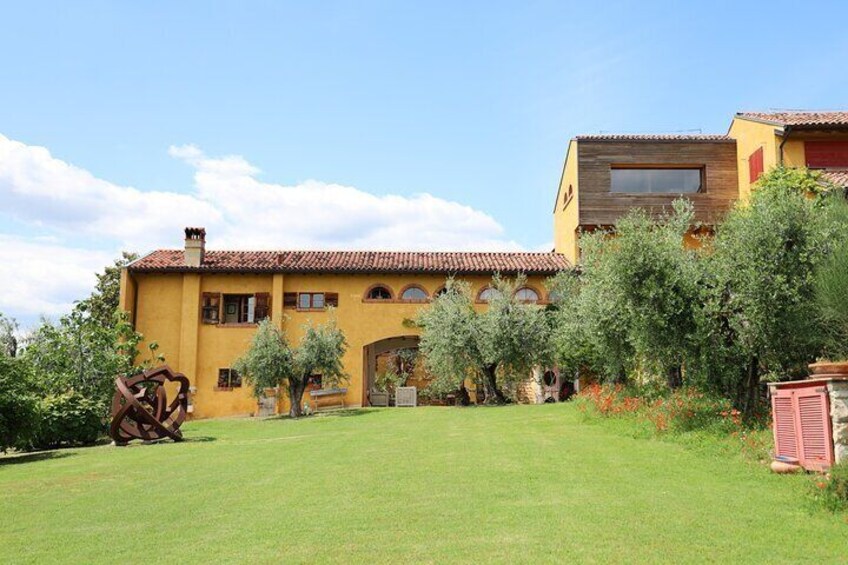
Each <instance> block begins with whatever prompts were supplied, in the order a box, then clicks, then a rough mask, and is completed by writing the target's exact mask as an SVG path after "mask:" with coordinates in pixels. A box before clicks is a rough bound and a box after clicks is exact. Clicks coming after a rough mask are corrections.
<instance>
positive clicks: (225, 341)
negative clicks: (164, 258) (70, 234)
mask: <svg viewBox="0 0 848 565" xmlns="http://www.w3.org/2000/svg"><path fill="white" fill-rule="evenodd" d="M466 280H468V281H469V282H470V283H471V284H472V287H473V289H474V292H475V295H476V293H477V292H478V291H479V290H480V289H482V288H483V287H484V286H486V285H487V284H489V283H490V282H491V277H466ZM133 281H134V284H133ZM444 282H445V277H444V276H435V275H429V276H427V275H422V276H399V275H392V276H366V275H333V274H326V275H295V274H287V275H282V274H276V275H271V274H268V275H253V274H204V275H199V274H194V273H187V274H134V275H133V276H132V277H130V276H127V274H126V273H124V274H123V276H122V288H121V304H122V307H123V308H124V309H125V310H127V311H132V310H133V308H134V309H135V327H136V329H137V330H138V331H139V332H141V333H142V334H143V335H144V338H145V340H144V343H143V344H142V346H141V347H140V352H141V354H142V355H145V353H144V352H145V350H146V345H147V343H150V342H151V341H156V342H158V343H159V353H161V354H162V355H164V356H165V362H166V363H167V364H168V365H170V366H171V368H173V369H174V370H176V371H179V372H182V373H184V374H185V375H186V376H187V377H188V378H189V380H190V381H191V385H192V386H193V387H196V392H194V393H193V395H192V402H193V405H194V414H193V416H194V417H197V418H208V417H216V416H228V415H247V414H253V413H254V412H255V411H256V401H255V399H254V398H253V396H252V394H251V389H250V388H249V387H247V386H243V387H241V388H236V389H233V390H226V391H221V390H215V389H216V385H217V380H218V369H220V368H227V367H230V366H232V364H233V362H234V361H235V360H236V359H237V358H238V357H240V356H241V355H242V354H243V353H244V352H245V351H246V350H247V348H248V346H249V343H250V340H251V338H252V336H253V334H254V332H255V331H256V326H255V325H242V326H228V325H226V324H222V325H213V324H203V323H201V320H200V310H201V296H202V293H204V292H220V293H222V294H254V293H258V292H269V293H271V318H272V320H273V321H275V322H276V323H278V324H280V326H281V327H282V328H284V330H285V331H286V333H287V335H288V337H289V340H290V341H291V342H292V343H294V344H297V343H299V341H300V339H301V337H302V335H303V326H304V324H306V323H307V322H309V321H313V322H315V323H321V322H324V321H326V320H327V318H328V316H329V313H328V312H324V311H322V312H301V311H297V310H295V309H289V308H285V309H284V308H282V305H283V292H309V291H314V292H335V293H338V295H339V306H338V308H336V309H335V317H336V320H337V322H338V325H339V327H340V328H341V329H342V331H343V332H344V334H345V337H346V339H347V342H348V350H347V353H346V354H345V356H344V359H343V363H344V367H345V370H346V371H347V373H348V374H349V376H350V381H349V382H348V383H347V385H346V386H347V387H348V393H347V396H346V398H345V403H346V404H348V405H350V406H358V405H360V404H361V403H362V399H363V385H362V380H363V372H364V371H363V365H364V354H363V351H364V348H365V346H366V345H369V344H371V343H374V342H376V341H379V340H382V339H386V338H390V337H396V336H403V335H415V334H417V333H418V330H417V329H416V328H414V327H408V324H405V323H404V321H405V320H412V319H414V318H415V317H416V315H417V314H418V312H419V310H421V309H422V308H426V307H427V305H426V304H421V303H395V302H391V303H373V302H364V301H363V295H364V294H365V291H366V289H367V288H369V287H370V286H371V285H373V284H375V283H381V284H385V285H387V286H389V288H390V289H391V290H392V292H393V294H394V295H395V296H397V295H398V293H399V292H400V290H401V289H402V288H403V287H405V286H406V285H408V284H411V283H415V284H418V285H420V286H422V287H424V288H425V289H426V290H427V292H428V294H430V295H432V294H433V293H434V292H435V291H436V290H437V289H439V288H440V287H441V286H442V285H443V284H444ZM528 284H529V285H530V286H532V287H534V288H535V289H536V290H537V291H539V292H540V293H541V295H542V297H543V298H544V297H546V296H547V291H546V289H545V287H544V280H543V278H542V277H530V278H529V280H528ZM134 292H135V294H136V296H137V301H136V303H135V305H133V304H132V300H131V297H132V296H133V293H134ZM484 307H485V306H483V305H478V308H484ZM308 399H309V398H308V396H305V397H304V400H308ZM279 410H280V411H286V410H287V406H286V405H285V403H282V404H281V405H280V406H279Z"/></svg>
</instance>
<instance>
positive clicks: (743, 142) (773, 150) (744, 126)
mask: <svg viewBox="0 0 848 565" xmlns="http://www.w3.org/2000/svg"><path fill="white" fill-rule="evenodd" d="M780 129H781V128H780V126H775V125H770V124H764V123H762V122H754V121H751V120H746V119H743V118H739V117H735V118H733V122H732V123H731V124H730V131H728V135H729V136H730V137H732V138H734V139H735V140H736V157H737V159H738V163H737V165H738V166H737V169H738V171H739V198H740V199H741V200H743V201H747V200H748V197H749V196H750V195H751V182H750V169H749V167H748V157H750V156H751V153H753V152H754V151H756V150H757V149H759V148H760V147H762V148H763V171H768V170H770V169H772V168H773V167H775V166H776V165H777V164H778V163H779V155H778V153H779V147H780V142H781V138H780V137H778V136H777V135H775V130H780ZM791 143H792V142H791V141H790V142H787V144H786V146H784V151H785V153H784V155H786V150H787V147H789V146H790V144H791ZM801 145H802V147H801V152H802V154H801V164H803V143H802V144H801ZM793 156H794V154H793Z"/></svg>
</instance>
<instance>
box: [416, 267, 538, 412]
mask: <svg viewBox="0 0 848 565" xmlns="http://www.w3.org/2000/svg"><path fill="white" fill-rule="evenodd" d="M525 280H526V279H525V277H524V276H519V277H517V278H516V279H515V280H514V281H510V280H508V279H504V278H501V277H500V276H498V275H496V276H495V277H494V278H493V288H494V289H495V292H494V293H493V295H492V298H491V299H490V301H489V305H488V308H487V309H485V310H484V311H483V312H477V311H476V310H475V308H474V305H473V301H472V298H471V289H470V286H469V285H468V283H465V282H460V281H456V280H453V279H451V280H448V282H447V285H446V291H445V292H444V293H442V294H441V295H440V296H438V297H437V298H436V299H435V300H434V301H433V303H432V304H431V305H430V307H429V308H427V309H425V310H423V311H422V312H421V314H420V315H419V319H418V324H419V326H421V327H422V330H423V331H422V335H421V342H420V344H419V348H420V351H421V353H422V355H423V356H424V359H425V363H426V364H427V367H428V369H429V371H430V373H432V374H433V376H434V377H435V379H434V382H433V383H431V385H430V386H431V387H434V390H437V391H439V390H442V391H447V390H456V389H457V388H459V389H460V390H464V387H463V386H462V383H463V381H464V380H465V378H466V377H469V376H470V377H472V378H474V379H475V380H476V381H477V382H481V383H482V384H483V386H484V387H485V388H486V398H487V401H488V402H493V403H497V404H503V403H506V402H508V399H507V397H506V395H505V394H504V392H503V386H502V385H509V384H513V383H515V382H517V381H520V380H522V379H526V378H528V377H529V375H530V371H531V370H532V369H533V368H534V367H535V366H537V365H540V364H545V363H547V362H548V360H549V359H550V357H551V349H550V341H549V336H550V330H551V327H550V323H549V321H548V317H547V314H546V311H545V310H544V309H543V308H542V307H540V306H537V305H535V304H525V303H522V302H521V301H519V300H518V299H517V298H516V297H515V290H516V289H517V288H520V287H521V286H523V284H524V282H525Z"/></svg>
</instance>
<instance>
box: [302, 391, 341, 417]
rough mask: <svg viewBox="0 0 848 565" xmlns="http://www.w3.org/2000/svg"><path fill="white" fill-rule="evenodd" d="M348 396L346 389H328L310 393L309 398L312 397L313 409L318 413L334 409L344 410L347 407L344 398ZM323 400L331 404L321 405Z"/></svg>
mask: <svg viewBox="0 0 848 565" xmlns="http://www.w3.org/2000/svg"><path fill="white" fill-rule="evenodd" d="M346 394H347V389H346V388H326V389H319V390H311V391H309V396H310V397H312V409H313V410H315V411H316V412H320V411H321V410H322V409H324V410H332V409H343V408H344V407H345V403H344V397H345V395H346ZM322 400H327V401H329V403H327V404H323V405H322V404H321V402H322Z"/></svg>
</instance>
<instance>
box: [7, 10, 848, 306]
mask: <svg viewBox="0 0 848 565" xmlns="http://www.w3.org/2000/svg"><path fill="white" fill-rule="evenodd" d="M0 8H2V10H0V136H2V137H0V220H2V223H0V249H5V250H0V264H2V265H3V266H0V311H2V312H6V313H7V314H9V313H11V314H12V315H15V316H17V317H18V318H20V319H22V320H23V321H25V322H31V321H32V320H34V319H35V317H36V316H37V315H38V314H39V313H46V314H50V315H56V314H58V313H61V312H62V311H64V310H65V309H67V307H68V304H69V303H70V302H71V301H72V300H73V299H74V298H77V297H80V296H79V295H80V293H82V294H84V293H85V291H86V290H87V288H88V287H89V286H90V285H91V282H92V280H93V278H92V277H91V274H90V272H91V271H92V270H94V269H96V268H98V267H97V266H98V265H99V264H102V263H103V262H104V260H108V258H109V257H112V256H114V255H115V254H116V253H117V252H118V251H119V250H120V249H122V248H131V249H134V250H137V251H145V250H148V249H150V248H151V247H155V246H161V245H164V246H170V247H175V246H179V245H180V244H181V240H180V237H181V234H180V232H179V227H180V226H183V225H187V224H190V223H198V222H199V223H201V224H204V225H206V224H208V227H210V228H211V229H210V244H213V243H217V244H219V246H221V247H247V246H255V247H269V246H270V247H276V248H286V247H321V248H331V247H348V248H349V247H352V246H359V247H371V248H380V247H382V248H396V247H406V248H431V247H432V248H448V247H451V246H455V247H457V248H466V247H467V248H505V249H514V248H522V249H532V250H535V249H543V248H547V247H549V246H550V242H551V241H552V239H553V236H552V233H551V229H552V217H551V207H552V201H553V198H554V195H555V192H556V185H557V182H558V180H559V174H560V170H561V167H562V161H563V157H564V153H565V149H566V145H567V141H568V139H569V138H571V137H572V136H574V135H576V134H579V133H597V132H678V131H692V130H694V131H703V132H722V133H723V132H724V131H726V129H727V126H728V124H729V122H730V118H731V116H732V114H733V112H735V111H737V110H756V109H769V108H809V109H824V108H827V109H834V108H844V107H845V106H846V103H845V95H844V93H845V92H846V91H848V88H846V87H848V75H846V73H845V72H844V70H845V66H846V63H845V61H848V35H846V34H845V33H844V21H845V19H846V16H848V7H847V6H846V5H845V4H844V3H837V2H833V3H813V2H810V3H806V4H803V5H802V4H798V3H795V2H753V1H752V2H746V3H736V2H728V3H722V2H704V3H700V4H699V3H694V2H692V3H683V2H656V3H652V2H603V3H601V2H595V3H587V2H579V3H567V2H526V1H525V2H514V3H505V2H463V3H458V2H426V3H425V2H421V3H417V4H415V5H413V4H412V3H400V2H364V1H360V2H301V3H286V2H189V1H181V2H165V1H161V2H156V1H148V2H73V3H70V2H37V1H31V2H3V3H2V5H0ZM763 22H773V23H772V25H767V24H765V23H763ZM4 144H5V150H4V149H3V146H4ZM181 196H184V197H181ZM224 201H227V202H229V203H228V204H224V203H223V202H224ZM251 206H253V207H254V209H258V210H257V211H256V214H259V215H261V218H260V219H259V220H256V218H255V217H254V216H253V215H252V213H251V212H249V211H246V208H249V207H251ZM110 211H114V212H115V216H117V217H112V216H110V214H109V212H110ZM393 218H396V219H393ZM260 228H261V229H260ZM152 232H156V233H155V234H154V235H151V233H152ZM216 238H217V239H216ZM47 279H50V280H51V281H54V282H51V283H49V284H48V283H46V282H45V280H47Z"/></svg>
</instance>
